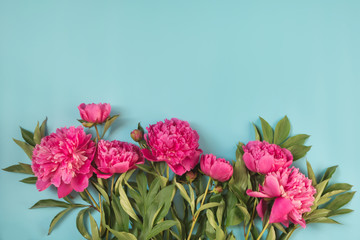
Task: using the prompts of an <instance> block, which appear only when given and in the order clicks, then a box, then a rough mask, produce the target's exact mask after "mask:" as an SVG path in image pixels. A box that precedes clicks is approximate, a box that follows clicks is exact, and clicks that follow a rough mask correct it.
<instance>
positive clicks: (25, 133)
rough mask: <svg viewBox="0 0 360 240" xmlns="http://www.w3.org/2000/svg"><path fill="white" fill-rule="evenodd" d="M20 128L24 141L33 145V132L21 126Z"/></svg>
mask: <svg viewBox="0 0 360 240" xmlns="http://www.w3.org/2000/svg"><path fill="white" fill-rule="evenodd" d="M20 130H21V136H22V137H23V139H24V140H25V142H27V143H28V144H30V145H31V146H35V142H34V134H33V133H32V132H30V131H28V130H26V129H24V128H22V127H20Z"/></svg>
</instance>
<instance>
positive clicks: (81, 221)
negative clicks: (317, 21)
mask: <svg viewBox="0 0 360 240" xmlns="http://www.w3.org/2000/svg"><path fill="white" fill-rule="evenodd" d="M86 211H89V209H88V208H86V209H83V210H81V211H80V212H79V213H78V215H77V217H76V227H77V229H78V231H79V233H80V234H81V235H82V236H83V237H84V238H86V239H87V240H91V236H90V234H89V232H88V231H87V230H86V227H85V225H84V215H85V213H86Z"/></svg>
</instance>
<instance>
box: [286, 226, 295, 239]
mask: <svg viewBox="0 0 360 240" xmlns="http://www.w3.org/2000/svg"><path fill="white" fill-rule="evenodd" d="M296 228H297V227H296V226H294V228H293V229H292V230H291V231H290V233H289V236H287V237H286V239H285V240H288V239H290V237H291V235H292V234H293V232H294V231H295V230H296Z"/></svg>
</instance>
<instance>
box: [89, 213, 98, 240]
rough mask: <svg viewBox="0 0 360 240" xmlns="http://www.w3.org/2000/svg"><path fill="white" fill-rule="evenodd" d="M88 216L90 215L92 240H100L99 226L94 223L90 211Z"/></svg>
mask: <svg viewBox="0 0 360 240" xmlns="http://www.w3.org/2000/svg"><path fill="white" fill-rule="evenodd" d="M89 217H90V229H91V235H92V237H91V238H92V240H101V238H100V233H99V228H98V226H97V224H96V221H95V219H94V217H93V216H92V215H91V213H89Z"/></svg>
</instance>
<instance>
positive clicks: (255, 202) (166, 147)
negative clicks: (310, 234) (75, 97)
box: [4, 103, 354, 240]
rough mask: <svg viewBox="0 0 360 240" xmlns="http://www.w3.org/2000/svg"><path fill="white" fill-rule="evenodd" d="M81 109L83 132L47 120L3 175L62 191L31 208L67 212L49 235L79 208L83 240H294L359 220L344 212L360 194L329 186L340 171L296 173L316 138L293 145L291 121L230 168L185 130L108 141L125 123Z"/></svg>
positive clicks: (180, 126) (240, 150) (180, 124)
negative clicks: (341, 220)
mask: <svg viewBox="0 0 360 240" xmlns="http://www.w3.org/2000/svg"><path fill="white" fill-rule="evenodd" d="M78 109H79V111H80V116H81V120H79V122H80V123H81V124H82V126H78V127H74V126H72V127H69V128H66V127H63V128H58V129H57V130H56V131H55V132H53V133H51V134H49V135H47V136H46V134H45V133H46V129H45V128H46V120H45V121H44V122H43V123H42V124H41V125H40V124H39V123H38V124H37V126H36V128H35V130H34V132H30V131H28V130H25V129H23V128H21V134H22V137H23V139H24V141H19V140H15V139H14V141H15V143H16V144H18V145H19V146H20V147H21V148H22V149H23V150H24V151H25V153H26V154H27V155H28V157H29V158H30V160H31V164H27V163H19V164H17V165H13V166H10V167H8V168H6V169H4V170H5V171H8V172H16V173H23V174H29V175H32V176H31V177H28V178H25V179H23V180H21V182H24V183H28V184H35V185H36V188H37V189H38V190H39V191H43V190H45V189H47V188H49V187H50V186H51V185H53V186H54V187H55V188H56V189H57V194H58V198H59V199H61V200H55V199H43V200H40V201H38V202H37V203H35V204H34V205H33V206H32V207H31V208H32V209H34V208H46V207H59V208H63V210H62V211H60V212H59V213H58V214H57V215H56V216H55V217H54V219H53V220H52V221H51V223H50V228H49V234H50V233H51V231H52V230H53V228H54V227H55V226H56V224H57V223H58V222H59V220H60V219H61V218H63V217H64V215H66V213H68V212H69V211H71V210H74V209H81V210H79V211H78V215H77V218H76V226H77V229H78V231H79V233H80V234H81V235H82V236H83V237H84V238H85V239H94V240H99V239H106V240H108V239H124V240H125V239H134V240H135V239H141V240H148V239H159V240H160V239H178V240H183V239H187V240H190V239H216V240H221V239H224V240H234V239H236V237H235V235H234V234H233V233H232V232H231V231H229V227H231V226H232V229H234V227H235V228H241V229H242V230H243V233H244V234H243V236H238V237H239V238H241V239H246V240H247V239H254V240H255V239H257V240H259V239H262V238H263V239H265V237H266V239H267V240H272V239H282V240H286V239H289V238H290V236H291V235H292V233H293V232H294V231H295V230H296V229H297V228H299V227H302V228H305V227H306V225H307V224H310V223H338V222H337V221H335V220H333V219H332V218H331V217H332V216H335V215H340V214H347V213H350V212H351V211H352V210H351V209H345V208H342V207H343V206H344V205H346V204H347V203H348V202H350V201H351V199H352V197H353V195H354V192H350V190H351V188H352V186H351V185H349V184H346V183H335V184H331V185H330V184H329V180H330V178H331V177H332V175H333V174H334V172H335V170H336V167H337V166H334V167H330V168H328V169H326V171H325V173H324V174H323V176H321V177H316V176H315V174H314V172H313V170H312V168H311V165H310V163H309V162H307V176H306V175H304V174H303V173H301V172H300V170H299V169H297V168H295V167H292V166H291V165H292V163H293V161H296V160H298V159H301V158H303V157H304V156H305V155H306V153H307V152H308V151H309V150H310V147H309V146H305V145H304V143H305V141H306V139H307V138H308V137H309V136H308V135H305V134H300V135H296V136H291V137H289V133H290V123H289V120H288V118H287V117H286V116H285V117H284V118H283V119H281V120H280V121H279V122H278V123H277V125H276V127H275V130H273V129H272V128H271V126H270V125H269V124H268V123H267V122H266V121H265V120H264V119H262V118H260V120H261V131H260V128H258V127H257V126H256V125H254V129H255V137H256V139H255V141H250V142H248V143H247V144H243V143H241V142H240V143H239V144H238V146H237V150H236V161H235V162H233V163H231V162H229V161H226V160H225V159H222V158H218V157H216V156H215V155H213V154H211V153H209V154H204V153H203V151H202V150H201V149H200V146H199V143H198V142H199V135H198V133H197V132H196V131H195V130H194V129H192V128H191V127H190V125H189V123H188V122H186V121H182V120H179V119H176V118H173V119H170V120H167V119H165V120H164V121H160V122H157V123H156V124H152V125H150V126H149V127H147V128H146V130H147V133H145V130H144V129H143V128H142V127H141V125H140V124H138V128H137V129H135V130H134V131H132V132H131V134H130V135H131V137H132V139H133V140H134V141H135V142H136V143H138V146H137V145H135V144H132V143H128V142H123V141H118V140H113V141H108V140H106V139H104V137H105V136H106V134H105V133H106V132H107V131H108V130H109V129H110V127H111V125H112V123H113V122H114V121H115V120H116V119H117V118H118V116H119V115H114V116H110V112H111V106H110V104H106V103H105V104H101V103H100V104H81V105H80V106H79V107H78ZM92 129H94V131H91V130H92ZM92 132H93V133H94V134H92ZM170 170H171V171H170ZM94 212H98V214H96V216H95V217H94ZM95 219H96V220H95ZM256 219H261V221H262V226H260V224H255V221H256ZM87 223H89V224H87Z"/></svg>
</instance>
